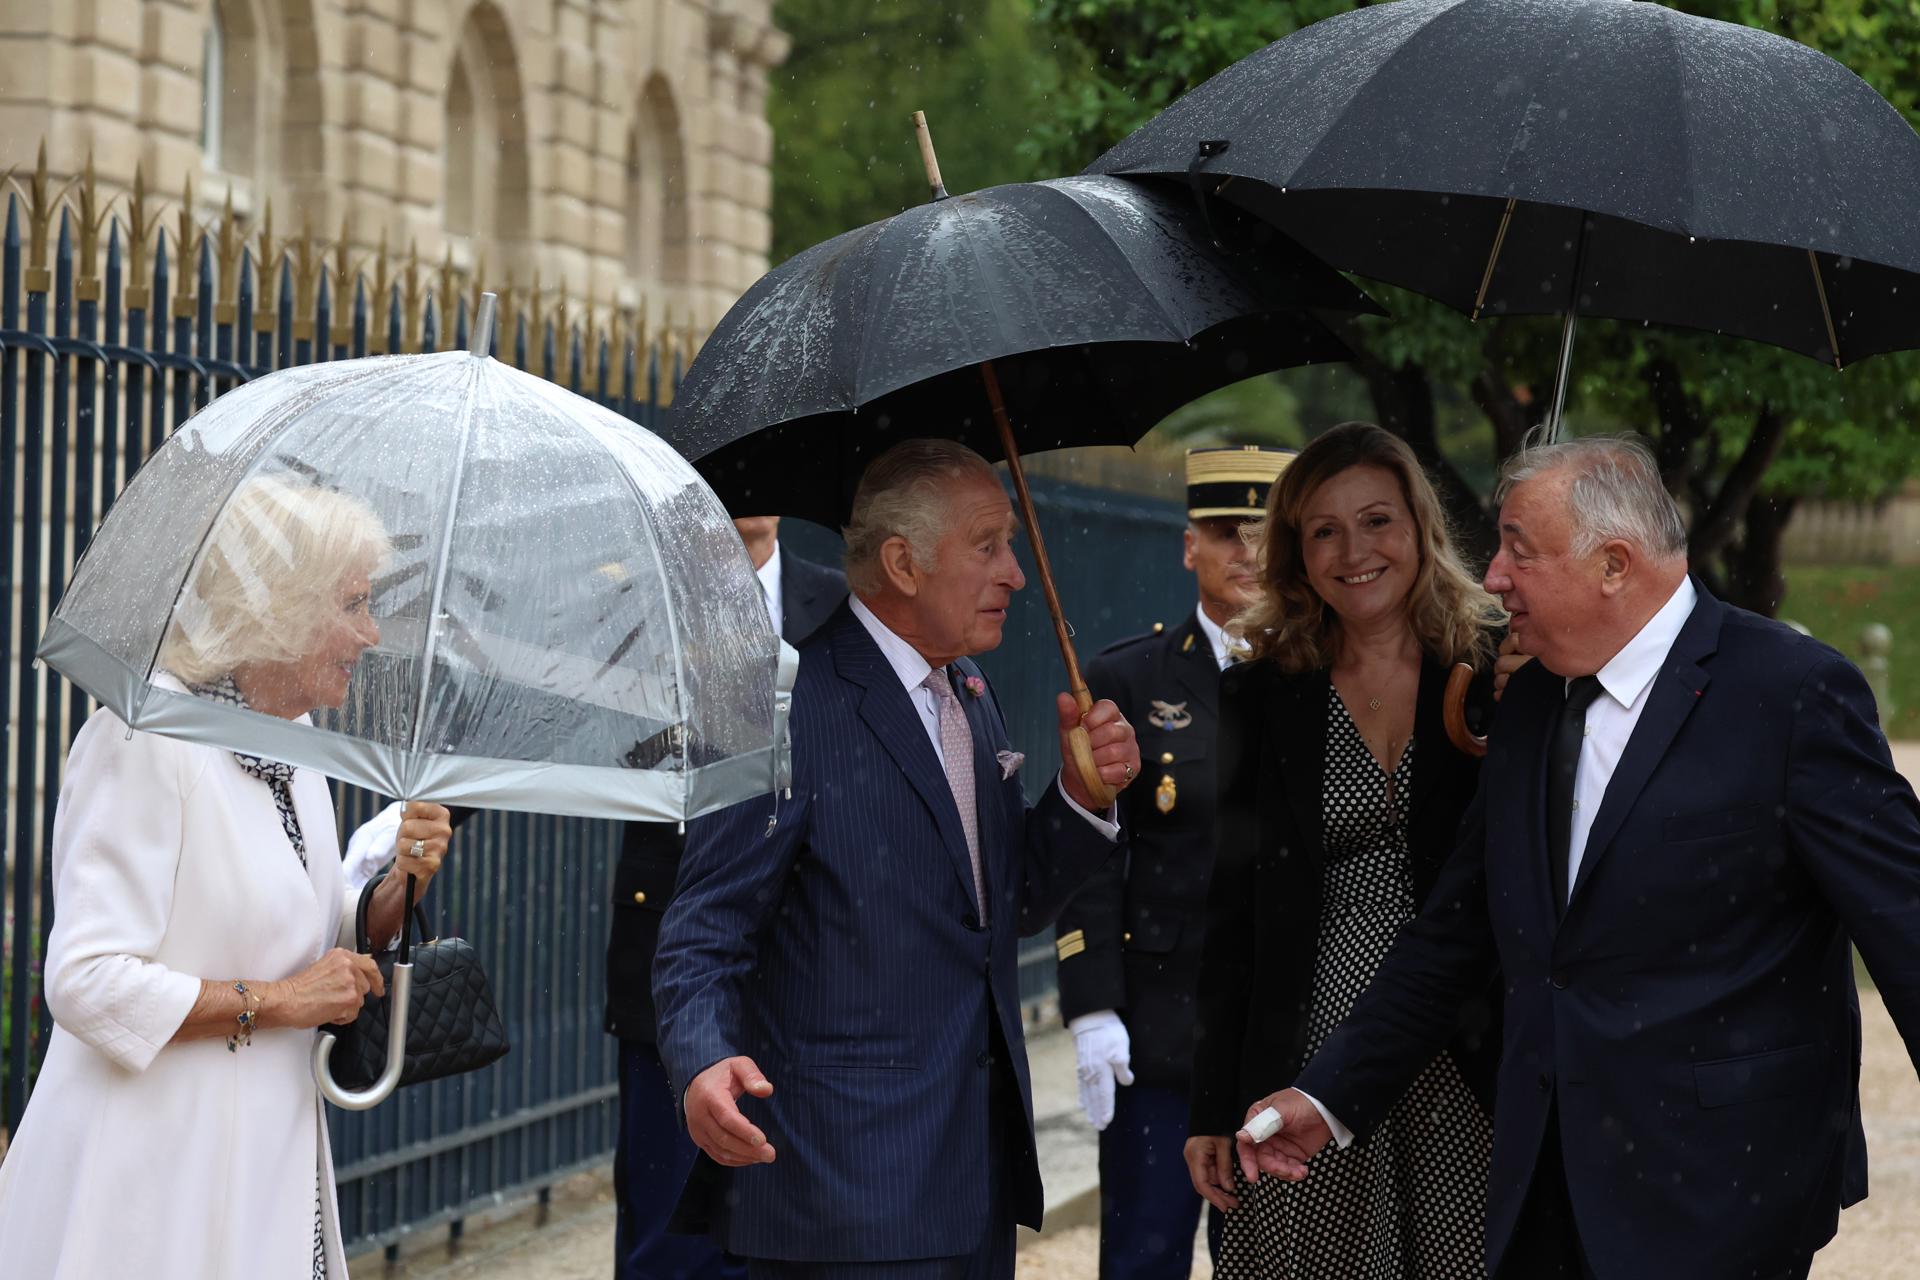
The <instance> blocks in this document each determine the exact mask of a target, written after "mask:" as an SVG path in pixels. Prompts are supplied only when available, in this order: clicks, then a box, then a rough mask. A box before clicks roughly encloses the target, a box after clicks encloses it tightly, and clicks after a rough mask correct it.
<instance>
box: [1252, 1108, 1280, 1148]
mask: <svg viewBox="0 0 1920 1280" xmlns="http://www.w3.org/2000/svg"><path fill="white" fill-rule="evenodd" d="M1278 1132H1280V1113H1279V1112H1278V1111H1275V1110H1274V1109H1273V1108H1272V1107H1268V1108H1267V1109H1266V1110H1265V1111H1262V1112H1261V1113H1260V1114H1259V1115H1257V1116H1255V1117H1254V1118H1253V1119H1251V1120H1249V1121H1247V1136H1248V1137H1249V1138H1252V1139H1253V1140H1254V1141H1255V1142H1265V1141H1266V1140H1267V1139H1268V1138H1271V1137H1272V1136H1273V1135H1274V1134H1276V1133H1278Z"/></svg>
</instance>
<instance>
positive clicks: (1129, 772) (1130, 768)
mask: <svg viewBox="0 0 1920 1280" xmlns="http://www.w3.org/2000/svg"><path fill="white" fill-rule="evenodd" d="M1120 767H1121V768H1122V769H1124V770H1126V773H1127V781H1128V782H1132V781H1133V766H1132V765H1130V764H1123V765H1121V766H1120Z"/></svg>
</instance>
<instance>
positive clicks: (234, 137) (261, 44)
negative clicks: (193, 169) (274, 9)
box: [200, 0, 285, 182]
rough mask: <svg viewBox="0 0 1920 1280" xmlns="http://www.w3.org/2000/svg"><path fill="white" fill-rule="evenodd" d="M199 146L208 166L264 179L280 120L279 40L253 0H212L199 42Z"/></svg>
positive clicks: (231, 173) (256, 1) (265, 15)
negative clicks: (203, 35) (204, 32)
mask: <svg viewBox="0 0 1920 1280" xmlns="http://www.w3.org/2000/svg"><path fill="white" fill-rule="evenodd" d="M201 53H202V57H203V59H204V61H203V62H202V65H201V69H200V85H201V102H200V148H201V151H202V153H203V154H204V156H205V159H206V165H207V167H208V168H210V169H217V170H220V171H221V172H223V173H226V174H228V175H230V176H232V177H236V178H245V179H252V180H254V181H256V182H258V181H261V180H264V179H266V178H267V177H268V176H269V170H270V168H271V164H270V162H271V160H272V158H273V157H272V155H271V151H272V149H271V148H270V147H268V146H266V145H265V142H266V139H268V138H271V137H273V136H275V133H276V130H277V128H278V123H279V120H280V96H281V92H282V88H283V81H284V78H285V77H284V72H283V69H282V67H281V60H280V41H279V40H278V39H277V37H276V29H275V27H274V26H273V25H272V24H271V23H270V22H269V21H268V20H267V14H266V12H265V11H263V10H262V9H261V8H260V6H259V2H258V0H211V3H209V5H208V6H207V30H206V35H205V37H204V43H203V44H202V46H201Z"/></svg>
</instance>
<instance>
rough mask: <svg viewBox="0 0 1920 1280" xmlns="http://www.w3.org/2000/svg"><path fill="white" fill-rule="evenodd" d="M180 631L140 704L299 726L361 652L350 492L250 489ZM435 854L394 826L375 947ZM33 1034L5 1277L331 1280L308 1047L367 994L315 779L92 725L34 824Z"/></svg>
mask: <svg viewBox="0 0 1920 1280" xmlns="http://www.w3.org/2000/svg"><path fill="white" fill-rule="evenodd" d="M211 546H212V547H213V550H212V551H210V552H209V553H208V554H207V555H206V556H205V557H204V560H203V563H202V565H201V566H200V567H199V568H198V569H197V570H196V573H195V578H194V582H193V586H192V588H191V591H190V595H191V597H192V607H191V608H186V607H184V606H183V609H182V610H180V611H177V613H176V616H177V617H179V618H181V619H182V620H183V621H184V622H185V626H179V625H176V626H175V627H174V628H173V629H172V630H171V631H170V633H169V635H168V637H167V640H166V643H165V644H164V645H163V647H162V649H161V661H160V665H161V667H162V669H163V672H164V673H165V674H161V675H158V676H156V679H157V680H159V681H160V682H162V683H164V684H166V685H168V686H169V687H171V688H174V689H176V690H178V689H181V688H192V689H193V690H194V691H195V692H197V693H201V694H203V695H204V696H208V697H214V698H220V699H224V700H229V701H231V700H235V699H237V700H239V701H242V702H244V703H245V705H247V706H248V707H250V708H251V709H253V710H255V711H259V712H263V713H266V714H269V715H277V716H281V717H284V718H286V719H289V720H301V721H304V720H305V719H306V713H307V712H308V711H310V710H311V709H313V708H315V707H332V706H338V705H340V703H341V702H342V701H343V700H344V698H345V696H346V691H347V683H348V680H349V678H350V677H351V675H352V673H353V667H354V663H355V662H356V661H357V660H358V658H359V656H360V654H361V653H362V652H363V651H364V650H365V649H367V648H368V647H369V646H371V645H373V644H375V643H377V642H378V640H379V635H380V633H379V628H378V627H377V626H376V624H375V623H374V620H373V618H372V616H371V615H370V613H369V610H368V604H369V595H370V582H369V580H370V577H371V576H372V575H373V574H375V573H377V572H379V570H380V566H381V565H382V564H383V563H384V562H385V560H386V558H387V556H388V552H389V548H388V544H387V538H386V534H385V532H384V530H383V529H382V527H381V525H380V522H379V520H378V519H377V518H376V517H375V516H374V515H373V513H372V512H371V511H370V510H368V509H367V508H366V507H365V506H364V505H362V504H361V503H359V502H357V501H355V500H354V499H352V498H348V497H345V496H343V495H340V494H337V493H332V492H328V491H324V490H321V489H317V488H314V487H311V486H307V485H303V484H299V483H291V482H285V481H281V480H274V479H257V480H253V481H250V482H248V484H246V485H245V486H243V487H242V488H241V489H240V490H239V492H238V493H237V494H236V496H235V499H234V501H233V502H232V503H231V504H229V507H228V510H227V512H226V514H225V515H223V517H222V523H221V529H220V530H219V531H218V532H217V534H216V536H215V538H214V539H213V540H212V541H211ZM450 835H451V828H450V827H449V825H448V820H447V812H446V810H444V809H442V808H441V807H440V806H438V805H431V804H419V805H414V806H411V807H410V810H409V812H408V814H407V817H406V821H405V822H404V824H403V825H402V827H401V830H400V836H399V840H398V842H397V848H396V856H397V857H398V860H399V866H398V870H399V871H400V872H402V873H404V874H402V875H398V876H390V877H388V879H387V880H386V881H385V882H384V883H383V884H382V886H381V888H380V889H379V890H377V891H376V897H375V901H374V902H373V904H372V905H371V910H370V912H369V922H368V923H369V931H370V932H371V933H372V935H373V936H375V937H384V936H387V935H389V934H391V933H394V932H397V931H398V928H399V922H400V913H401V896H400V895H401V894H402V893H403V892H404V876H405V875H408V874H410V875H413V876H415V877H416V878H417V879H418V881H419V882H421V883H422V884H424V883H425V882H426V881H427V880H430V879H431V878H432V876H433V874H434V872H435V871H436V870H437V869H438V867H439V864H440V859H441V858H442V856H444V854H445V852H446V848H447V841H448V839H449V837H450ZM53 875H54V903H55V914H54V921H53V932H52V936H51V938H50V939H49V941H48V949H47V963H46V988H45V990H46V1000H47V1007H48V1009H49V1010H50V1011H51V1012H52V1014H53V1019H54V1031H53V1037H52V1040H51V1043H50V1044H49V1046H48V1049H47V1057H46V1063H45V1065H44V1066H43V1067H42V1068H41V1072H40V1077H39V1081H38V1084H37V1086H36V1088H35V1090H34V1093H33V1100H32V1104H31V1105H30V1106H29V1107H28V1108H27V1111H26V1114H25V1116H24V1118H23V1120H22V1123H21V1126H20V1129H19V1132H18V1133H17V1134H16V1135H15V1138H14V1142H13V1147H12V1149H11V1150H10V1151H9V1152H8V1153H7V1158H6V1161H5V1163H4V1164H0V1276H19V1277H23V1278H24V1277H28V1276H32V1277H35V1280H96V1278H99V1277H108V1276H123V1275H135V1274H137V1275H140V1276H142V1277H144V1278H146V1280H243V1278H244V1280H254V1278H256V1277H272V1278H273V1280H294V1278H295V1277H299V1278H301V1280H305V1278H306V1277H308V1276H316V1277H317V1276H326V1277H330V1278H332V1280H343V1278H344V1277H345V1276H346V1266H345V1261H344V1257H343V1253H342V1248H341V1238H340V1228H339V1224H338V1211H337V1210H338V1206H337V1204H336V1202H335V1196H334V1184H333V1170H332V1162H331V1159H330V1156H329V1152H328V1147H327V1127H326V1115H325V1111H324V1108H323V1107H322V1106H321V1103H320V1099H319V1093H318V1090H317V1089H316V1088H315V1086H314V1082H313V1077H312V1075H311V1072H310V1068H309V1066H308V1057H309V1054H310V1052H311V1050H312V1045H313V1039H314V1036H315V1034H316V1033H315V1030H314V1029H315V1028H316V1027H318V1026H320V1025H322V1024H325V1023H331V1022H343V1021H349V1020H351V1019H352V1018H353V1016H354V1015H355V1014H356V1013H357V1012H358V1011H359V1009H360V1006H361V1003H362V1002H363V1000H364V999H365V998H366V995H367V993H368V992H369V991H373V992H375V993H378V992H380V990H381V981H380V974H379V971H378V969H376V968H375V967H374V964H373V962H372V960H371V959H369V958H368V957H366V956H361V955H356V954H355V953H354V952H353V951H352V950H350V949H349V948H350V947H351V946H352V936H351V935H352V929H353V916H352V911H351V904H350V903H349V902H348V891H347V889H346V885H345V882H344V880H343V879H342V876H341V871H340V845H339V838H338V835H337V833H336V831H335V828H334V821H333V807H332V801H331V798H330V797H329V795H328V791H327V785H326V782H325V780H324V779H323V778H321V777H320V776H319V775H317V774H315V773H313V772H311V771H309V770H305V769H302V770H298V771H296V770H292V769H290V768H288V767H287V766H285V765H280V764H276V763H274V762H271V761H262V760H258V759H255V758H253V757H243V756H237V755H235V754H234V753H232V752H227V751H222V750H219V749H217V748H214V747H207V746H199V745H195V744H192V743H186V742H180V741H176V740H173V739H170V738H161V737H156V736H154V735H152V734H147V733H133V732H130V731H129V730H128V729H127V727H126V725H125V724H124V723H123V722H122V721H121V720H120V719H119V718H118V717H117V716H115V715H113V714H112V713H111V712H109V711H106V710H101V711H98V712H96V713H95V714H94V715H93V716H92V718H90V719H89V720H88V721H87V723H86V725H85V726H84V727H83V728H82V729H81V731H80V733H79V735H78V736H77V737H76V739H75V740H74V744H73V750H72V751H71V752H70V753H69V755H68V760H67V772H66V780H65V783H64V785H63V786H62V788H61V792H60V803H59V808H58V811H57V812H56V814H55V817H54V828H53Z"/></svg>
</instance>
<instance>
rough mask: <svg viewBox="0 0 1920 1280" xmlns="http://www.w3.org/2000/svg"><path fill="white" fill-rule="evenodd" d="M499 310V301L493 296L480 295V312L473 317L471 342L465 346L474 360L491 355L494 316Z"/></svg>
mask: <svg viewBox="0 0 1920 1280" xmlns="http://www.w3.org/2000/svg"><path fill="white" fill-rule="evenodd" d="M499 309H500V300H499V299H498V298H497V297H495V296H494V295H493V294H491V293H483V294H481V295H480V310H479V311H478V312H477V313H476V314H475V315H474V317H473V341H472V342H470V343H469V344H468V346H467V350H468V352H469V353H470V354H472V355H473V356H475V357H476V358H485V357H487V356H490V355H492V354H493V324H494V316H495V314H496V313H497V312H498V311H499Z"/></svg>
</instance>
